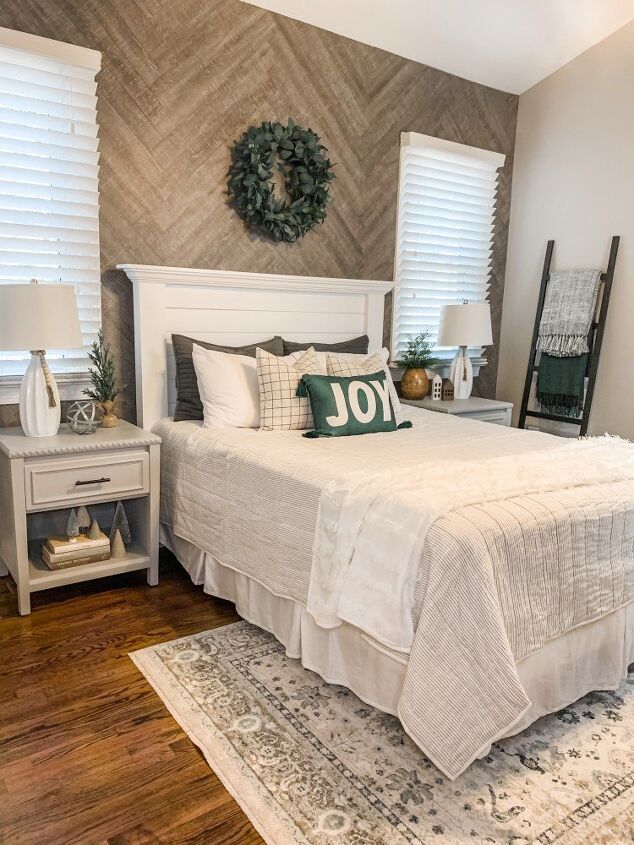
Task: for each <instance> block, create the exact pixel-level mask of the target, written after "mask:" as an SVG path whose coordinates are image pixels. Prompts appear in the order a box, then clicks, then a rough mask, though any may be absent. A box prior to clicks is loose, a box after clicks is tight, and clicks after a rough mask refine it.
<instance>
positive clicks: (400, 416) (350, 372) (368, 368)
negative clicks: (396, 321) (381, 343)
mask: <svg viewBox="0 0 634 845" xmlns="http://www.w3.org/2000/svg"><path fill="white" fill-rule="evenodd" d="M351 357H352V356H350V357H348V356H343V357H339V356H334V355H327V356H326V372H327V373H328V375H329V376H361V375H364V374H365V373H374V372H376V371H377V370H380V369H383V372H384V373H385V376H386V379H387V387H388V390H389V391H390V399H391V401H392V407H393V408H394V415H395V417H396V423H397V425H400V423H402V422H403V421H404V420H405V412H404V411H403V406H402V405H401V400H400V399H399V398H398V393H397V392H396V388H395V387H394V382H393V381H392V374H391V373H390V369H389V367H388V366H387V362H388V359H389V357H390V351H389V349H385V348H384V349H381V351H380V352H375V353H374V354H373V355H368V356H367V357H366V358H360V359H357V358H356V356H355V360H350V358H351Z"/></svg>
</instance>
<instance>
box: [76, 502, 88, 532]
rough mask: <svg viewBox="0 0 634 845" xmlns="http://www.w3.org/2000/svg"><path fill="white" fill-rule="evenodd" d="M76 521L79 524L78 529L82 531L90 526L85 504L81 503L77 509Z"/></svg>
mask: <svg viewBox="0 0 634 845" xmlns="http://www.w3.org/2000/svg"><path fill="white" fill-rule="evenodd" d="M77 522H78V524H79V530H80V531H82V532H83V531H85V530H86V529H87V528H90V514H89V513H88V511H87V509H86V506H85V505H82V506H81V507H80V508H79V510H78V511H77Z"/></svg>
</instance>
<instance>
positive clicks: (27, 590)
mask: <svg viewBox="0 0 634 845" xmlns="http://www.w3.org/2000/svg"><path fill="white" fill-rule="evenodd" d="M160 442H161V441H160V438H159V437H157V436H156V435H154V434H151V433H150V432H147V431H143V430H142V429H140V428H137V427H136V426H134V425H131V424H130V423H126V422H120V423H119V425H118V426H117V427H116V428H114V429H101V428H100V429H97V431H96V432H95V433H94V434H91V435H77V434H73V433H72V432H71V431H69V430H68V429H67V427H66V426H62V427H61V428H60V431H59V433H58V434H57V435H55V436H53V437H38V438H36V437H25V436H24V434H23V433H22V431H21V430H20V429H2V430H0V575H1V574H5V575H6V574H7V571H8V572H9V573H10V574H11V576H12V577H13V580H14V581H15V583H16V585H17V588H18V589H17V593H18V609H19V612H20V613H21V614H22V615H25V614H28V613H30V612H31V602H30V596H31V593H35V592H38V591H40V590H48V589H52V588H54V587H61V586H64V585H65V584H77V583H80V582H82V581H92V580H95V579H98V578H105V577H107V576H109V575H118V574H121V573H124V572H134V571H137V570H146V571H147V581H148V584H150V585H153V584H156V583H158V545H159V542H158V529H159V525H158V519H159V517H158V492H159V477H160V467H159V464H160V454H159V449H160ZM117 501H122V502H123V504H124V507H125V509H126V515H127V517H128V522H129V524H130V530H131V533H132V538H133V544H132V546H131V547H130V548H129V549H128V550H127V552H126V554H125V556H124V557H121V558H110V559H108V560H104V561H96V562H94V563H87V564H82V565H80V566H74V567H69V568H67V569H57V570H50V569H49V568H48V567H47V566H46V564H45V563H44V561H43V560H42V558H41V555H40V547H41V544H42V539H43V538H45V537H48V536H51V535H57V536H59V535H63V534H64V533H65V531H66V521H67V519H68V512H69V509H70V508H73V507H78V506H79V505H82V504H84V505H86V506H87V507H88V509H89V512H90V515H91V517H92V518H96V519H97V521H98V522H99V525H100V526H101V527H102V528H106V529H107V528H108V526H109V524H110V523H111V521H112V517H113V515H114V507H115V505H116V502H117Z"/></svg>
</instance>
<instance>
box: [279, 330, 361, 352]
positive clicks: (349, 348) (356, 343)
mask: <svg viewBox="0 0 634 845" xmlns="http://www.w3.org/2000/svg"><path fill="white" fill-rule="evenodd" d="M282 343H283V344H284V355H290V354H291V352H304V351H305V350H306V349H314V350H315V351H316V352H355V353H357V354H359V355H367V354H368V344H369V343H370V338H369V337H368V336H367V334H362V335H360V336H359V337H352V338H350V340H340V341H339V342H338V343H295V342H294V341H292V340H282Z"/></svg>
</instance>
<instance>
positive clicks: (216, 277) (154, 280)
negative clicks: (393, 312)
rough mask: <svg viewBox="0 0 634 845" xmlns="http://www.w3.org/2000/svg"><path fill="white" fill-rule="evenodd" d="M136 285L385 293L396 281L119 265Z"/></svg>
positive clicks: (149, 265)
mask: <svg viewBox="0 0 634 845" xmlns="http://www.w3.org/2000/svg"><path fill="white" fill-rule="evenodd" d="M117 270H123V271H124V272H125V273H126V274H127V276H128V278H129V279H130V281H131V282H132V283H133V284H162V285H166V284H168V285H170V286H171V285H204V286H211V287H226V288H247V289H249V290H267V291H298V292H302V291H303V292H311V293H315V292H316V291H318V292H320V293H342V294H343V293H360V294H376V293H382V294H386V293H388V292H389V291H391V290H392V288H393V287H394V283H393V282H382V281H375V280H372V279H369V280H362V279H328V278H322V277H318V276H281V275H280V276H278V275H274V274H270V273H243V272H241V271H235V270H200V269H191V268H187V267H160V266H158V265H152V264H117Z"/></svg>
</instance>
